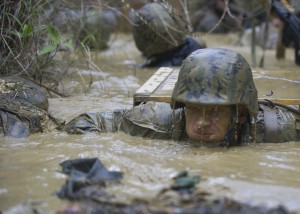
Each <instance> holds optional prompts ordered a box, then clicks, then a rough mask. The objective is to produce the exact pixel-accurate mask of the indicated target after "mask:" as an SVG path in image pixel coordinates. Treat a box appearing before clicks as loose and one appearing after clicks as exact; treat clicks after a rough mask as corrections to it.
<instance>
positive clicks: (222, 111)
mask: <svg viewBox="0 0 300 214" xmlns="http://www.w3.org/2000/svg"><path fill="white" fill-rule="evenodd" d="M231 114H232V108H231V106H226V105H195V104H187V105H186V110H185V115H186V132H187V135H188V136H189V139H190V140H192V141H222V140H224V138H225V134H226V132H227V129H228V126H229V123H230V120H231Z"/></svg>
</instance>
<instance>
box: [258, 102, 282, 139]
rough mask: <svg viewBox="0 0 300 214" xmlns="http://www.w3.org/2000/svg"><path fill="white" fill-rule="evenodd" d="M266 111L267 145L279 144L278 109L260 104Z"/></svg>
mask: <svg viewBox="0 0 300 214" xmlns="http://www.w3.org/2000/svg"><path fill="white" fill-rule="evenodd" d="M259 107H260V108H261V109H262V110H263V111H264V124H265V140H266V142H267V143H278V142H279V141H280V135H279V126H278V120H277V111H276V108H273V107H271V106H267V105H264V104H259Z"/></svg>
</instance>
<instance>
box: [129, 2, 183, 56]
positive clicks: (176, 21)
mask: <svg viewBox="0 0 300 214" xmlns="http://www.w3.org/2000/svg"><path fill="white" fill-rule="evenodd" d="M132 33H133V37H134V41H135V44H136V46H137V48H138V49H139V50H140V51H141V52H142V53H143V55H144V56H145V57H151V56H153V55H156V54H160V53H163V52H166V51H169V50H172V49H175V48H177V47H178V46H180V45H182V44H183V43H184V41H185V33H184V22H183V21H182V20H181V19H180V18H179V16H178V15H175V14H174V13H173V11H172V10H171V9H170V8H168V6H167V5H165V4H159V3H149V4H146V5H144V6H143V7H142V8H140V9H139V10H137V12H136V15H134V17H133V26H132Z"/></svg>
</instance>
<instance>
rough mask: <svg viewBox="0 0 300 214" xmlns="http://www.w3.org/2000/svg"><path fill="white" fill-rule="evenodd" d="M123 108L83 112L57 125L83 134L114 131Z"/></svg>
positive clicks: (62, 129)
mask: <svg viewBox="0 0 300 214" xmlns="http://www.w3.org/2000/svg"><path fill="white" fill-rule="evenodd" d="M124 112H125V110H114V111H111V112H110V111H109V112H99V113H84V114H81V115H79V116H77V117H76V118H74V119H72V120H71V121H70V122H68V123H67V124H65V125H62V126H60V127H58V129H59V130H61V131H66V132H67V133H69V134H85V133H87V132H99V133H107V132H116V131H118V127H119V123H120V122H121V121H122V115H123V113H124Z"/></svg>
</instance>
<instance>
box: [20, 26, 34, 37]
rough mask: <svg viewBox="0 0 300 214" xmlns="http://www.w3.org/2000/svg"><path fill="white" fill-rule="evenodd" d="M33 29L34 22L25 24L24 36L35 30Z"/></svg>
mask: <svg viewBox="0 0 300 214" xmlns="http://www.w3.org/2000/svg"><path fill="white" fill-rule="evenodd" d="M32 29H33V28H32V24H25V25H24V27H23V32H22V37H23V38H26V37H28V36H29V35H30V34H31V33H32V32H33V31H32Z"/></svg>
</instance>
